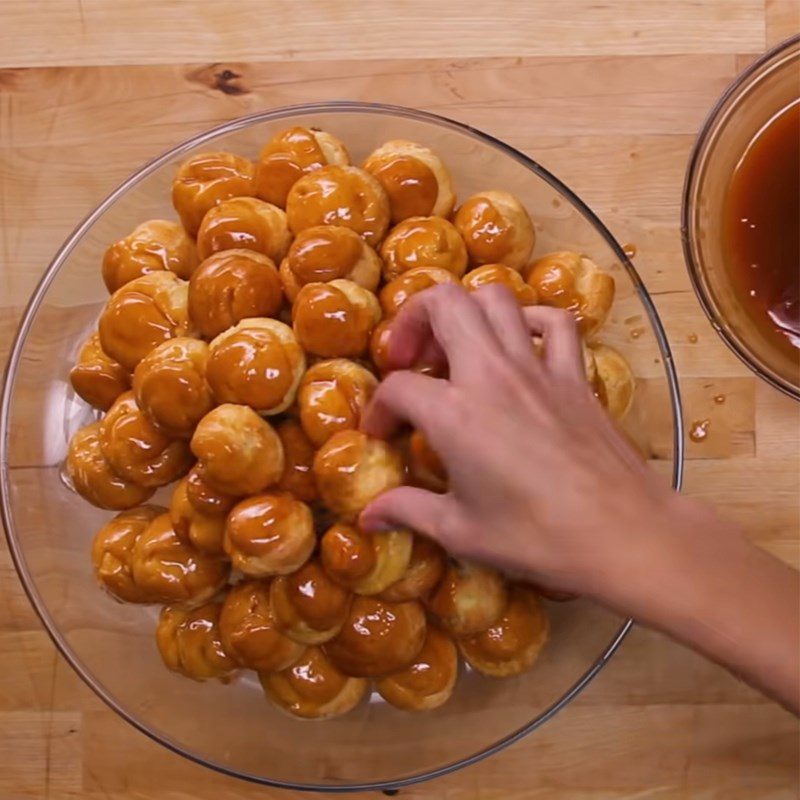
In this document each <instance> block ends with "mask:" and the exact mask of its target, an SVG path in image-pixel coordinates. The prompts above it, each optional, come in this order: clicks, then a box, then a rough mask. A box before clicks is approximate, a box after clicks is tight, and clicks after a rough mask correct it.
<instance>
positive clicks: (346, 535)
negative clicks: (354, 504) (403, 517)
mask: <svg viewBox="0 0 800 800" xmlns="http://www.w3.org/2000/svg"><path fill="white" fill-rule="evenodd" d="M413 545H414V537H413V534H412V533H411V531H407V530H393V531H379V532H377V533H370V532H368V531H362V530H361V529H360V528H358V527H356V526H355V525H346V524H345V523H343V522H337V523H336V524H335V525H333V526H331V527H330V528H328V530H327V531H325V534H324V535H323V537H322V539H321V541H320V550H319V554H320V561H321V562H322V566H323V567H324V568H325V572H326V573H327V574H328V575H330V577H331V578H333V580H335V581H336V582H337V583H339V584H341V585H342V586H344V587H345V588H347V589H350V590H351V591H353V592H355V593H356V594H380V593H381V592H383V591H384V590H385V589H387V588H388V587H389V586H391V585H392V584H393V583H395V582H396V581H399V580H400V578H402V577H403V576H404V575H405V574H406V572H407V571H408V568H409V566H410V564H411V551H412V548H413Z"/></svg>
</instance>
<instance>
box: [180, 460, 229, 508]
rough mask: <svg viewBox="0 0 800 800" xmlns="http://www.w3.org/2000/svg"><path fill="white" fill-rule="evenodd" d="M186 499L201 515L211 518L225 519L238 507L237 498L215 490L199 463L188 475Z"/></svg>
mask: <svg viewBox="0 0 800 800" xmlns="http://www.w3.org/2000/svg"><path fill="white" fill-rule="evenodd" d="M186 499H187V500H188V501H189V502H190V503H191V504H192V506H193V507H194V508H196V509H197V510H198V511H199V512H200V513H201V514H205V515H207V516H210V517H225V515H226V514H227V513H228V512H229V511H230V510H231V509H232V508H233V507H234V505H236V500H237V498H236V497H235V496H234V495H230V494H226V493H225V492H220V491H218V490H217V489H215V488H214V487H213V486H212V485H211V484H210V483H209V482H208V481H207V480H206V477H205V469H204V468H203V465H202V464H200V463H199V462H198V463H196V464H195V465H194V466H193V467H192V468H191V469H190V470H189V472H188V473H187V475H186Z"/></svg>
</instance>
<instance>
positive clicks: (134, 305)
mask: <svg viewBox="0 0 800 800" xmlns="http://www.w3.org/2000/svg"><path fill="white" fill-rule="evenodd" d="M99 324H100V335H101V337H103V339H104V340H105V339H106V337H110V338H111V339H112V341H114V342H115V345H114V346H115V355H116V356H117V358H118V360H119V361H120V363H122V364H123V366H126V367H129V368H130V369H133V367H135V366H136V365H137V364H138V363H139V362H140V361H141V360H142V359H143V358H144V357H145V356H146V355H147V354H148V353H149V352H150V351H151V350H152V349H153V348H154V347H156V346H157V345H159V344H161V342H166V341H167V340H168V339H171V338H172V337H173V336H175V331H176V322H175V320H173V319H171V318H170V317H169V316H168V315H167V314H166V313H165V312H164V310H163V309H162V308H161V307H160V306H159V305H158V304H157V303H156V301H155V300H154V299H153V297H152V296H151V295H149V294H145V293H144V292H140V291H136V290H131V291H125V289H124V288H123V290H122V292H120V293H118V294H115V295H114V296H113V297H112V298H111V300H109V302H108V303H107V304H106V307H105V310H104V311H103V314H102V315H101V317H100V323H99Z"/></svg>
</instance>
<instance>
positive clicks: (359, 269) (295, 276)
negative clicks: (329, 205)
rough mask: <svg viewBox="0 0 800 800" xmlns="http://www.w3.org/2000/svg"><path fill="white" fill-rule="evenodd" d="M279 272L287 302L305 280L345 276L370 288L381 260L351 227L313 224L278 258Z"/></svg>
mask: <svg viewBox="0 0 800 800" xmlns="http://www.w3.org/2000/svg"><path fill="white" fill-rule="evenodd" d="M280 274H281V280H282V281H283V289H284V291H285V292H286V296H287V297H288V298H289V300H290V301H291V302H294V300H295V298H296V297H297V295H298V294H299V292H300V290H301V289H302V288H303V287H304V286H305V285H306V284H307V283H328V282H329V281H334V280H347V281H352V282H353V283H357V284H358V285H359V286H361V287H362V288H364V289H366V290H367V291H370V292H374V291H375V290H376V289H377V288H378V284H379V283H380V279H381V260H380V258H378V254H377V253H376V252H375V251H374V250H373V249H372V248H371V247H370V246H369V245H368V244H367V243H366V242H365V241H364V240H363V239H362V238H361V237H360V236H359V235H358V234H357V233H356V232H355V231H354V230H351V229H350V228H342V227H339V226H336V225H317V226H315V227H313V228H306V229H305V230H302V231H300V233H298V234H297V238H296V239H295V240H294V241H293V242H292V245H291V247H290V248H289V252H288V253H287V254H286V258H284V259H283V261H281V268H280Z"/></svg>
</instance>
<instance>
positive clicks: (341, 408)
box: [297, 358, 378, 447]
mask: <svg viewBox="0 0 800 800" xmlns="http://www.w3.org/2000/svg"><path fill="white" fill-rule="evenodd" d="M377 388H378V379H377V378H376V377H375V376H374V375H373V374H372V373H371V372H370V371H369V370H368V369H366V368H365V367H362V366H361V365H360V364H356V363H355V362H354V361H348V360H347V359H346V358H334V359H332V360H330V361H318V362H317V363H316V364H314V365H313V366H312V367H310V368H309V370H308V371H307V372H306V374H305V375H304V376H303V379H302V380H301V381H300V388H299V389H298V391H297V407H298V409H299V411H300V424H301V425H302V426H303V430H304V431H305V433H306V436H308V438H309V440H310V441H311V443H312V444H313V445H314V447H321V446H322V445H323V444H325V442H327V441H328V439H330V438H331V436H333V434H334V433H337V432H338V431H344V430H353V429H357V428H358V426H359V423H360V422H361V414H362V413H363V411H364V409H365V408H366V405H367V403H369V401H370V398H371V397H372V394H373V392H374V391H375V389H377Z"/></svg>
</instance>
